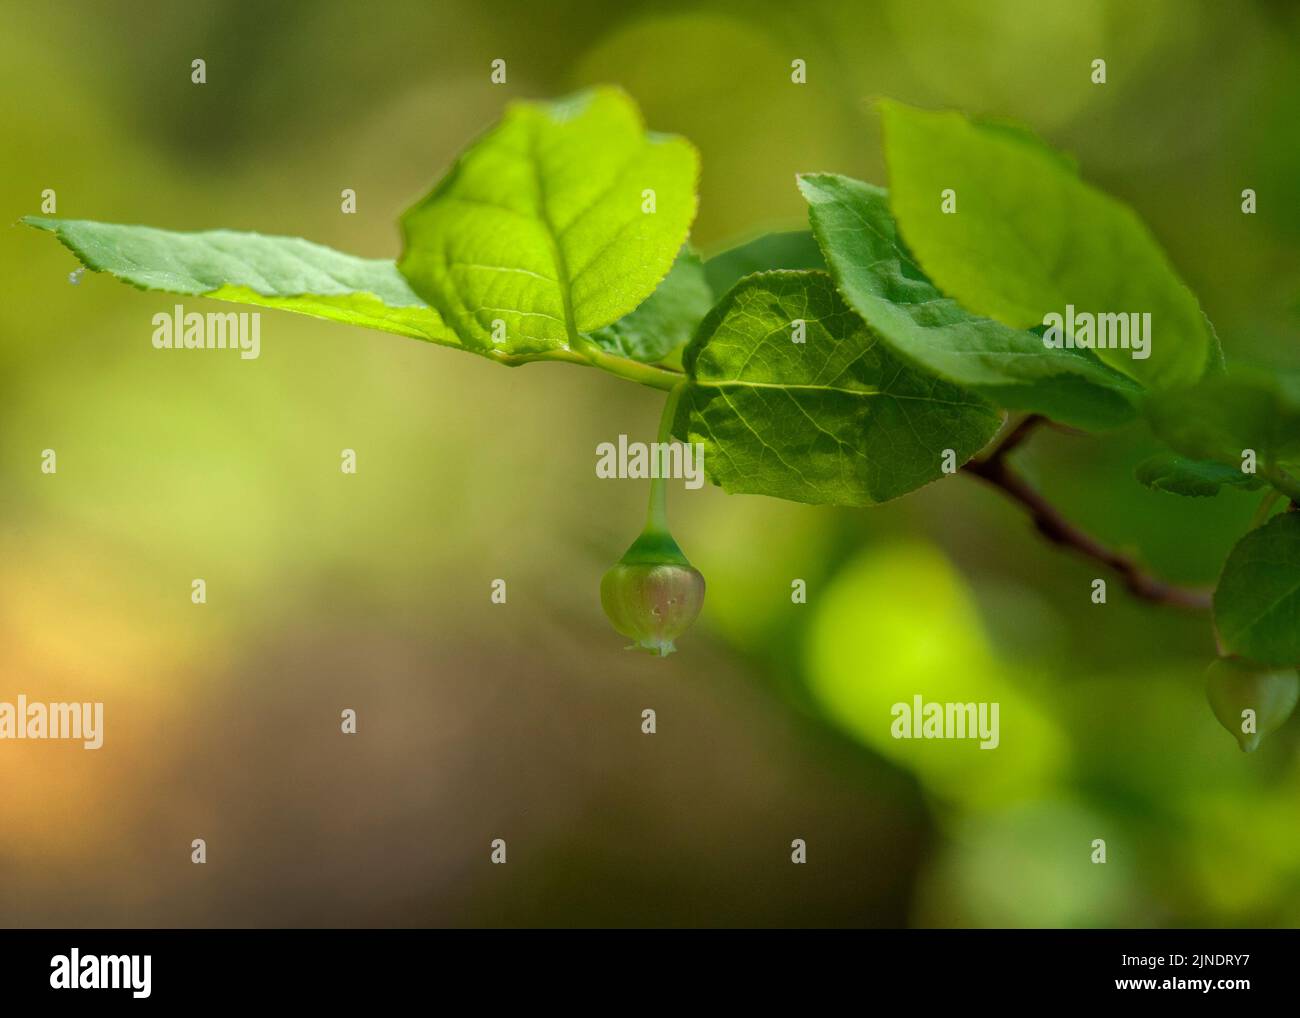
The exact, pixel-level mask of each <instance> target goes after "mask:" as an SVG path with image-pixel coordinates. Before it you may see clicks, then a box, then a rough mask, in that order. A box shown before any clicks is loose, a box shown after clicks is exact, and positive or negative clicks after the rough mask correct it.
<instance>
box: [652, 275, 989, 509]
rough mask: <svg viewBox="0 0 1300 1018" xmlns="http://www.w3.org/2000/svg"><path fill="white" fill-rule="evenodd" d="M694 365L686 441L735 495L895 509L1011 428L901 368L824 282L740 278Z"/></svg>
mask: <svg viewBox="0 0 1300 1018" xmlns="http://www.w3.org/2000/svg"><path fill="white" fill-rule="evenodd" d="M796 321H803V322H804V323H805V326H804V328H805V331H804V341H803V342H802V343H796V342H794V341H793V337H794V335H795V324H794V323H795V322H796ZM683 361H684V364H685V367H686V371H687V374H688V375H689V376H690V383H689V384H688V386H687V388H686V391H685V393H684V394H683V396H682V400H681V403H680V405H679V408H678V413H677V417H676V419H675V421H674V426H673V430H674V433H676V434H677V435H679V436H681V437H683V438H686V439H687V440H688V441H690V442H700V443H702V444H703V446H704V463H705V471H706V473H707V475H708V477H709V478H710V480H712V481H713V482H714V483H715V484H719V485H721V486H722V487H723V488H724V489H725V490H726V491H729V492H745V493H752V494H759V495H772V496H775V497H777V498H785V499H791V500H793V501H796V502H812V503H818V504H831V505H871V504H873V503H876V502H884V501H886V500H887V499H891V498H895V497H897V496H899V495H903V494H905V493H907V492H909V491H912V490H913V489H914V488H919V487H920V486H921V485H923V484H926V483H928V482H930V481H933V480H935V479H936V478H938V477H939V476H940V475H941V474H942V472H943V470H942V467H943V454H944V450H947V449H951V450H952V451H953V453H954V454H955V460H956V462H957V463H962V462H964V461H965V460H967V459H969V458H970V457H971V456H972V455H973V454H974V453H975V452H976V451H977V450H979V449H980V448H981V447H982V446H983V445H985V443H987V442H988V440H989V439H990V438H991V437H992V436H993V433H994V432H995V431H996V430H997V428H998V425H999V423H1000V418H999V415H998V414H997V413H995V412H994V411H993V409H992V408H991V407H989V406H988V405H987V404H985V403H984V402H983V401H982V400H980V399H979V398H978V397H975V396H971V395H969V394H968V393H966V392H964V391H963V390H961V389H959V388H957V387H956V386H954V385H951V384H949V383H947V382H944V381H941V380H939V379H937V378H933V377H931V376H929V375H926V374H924V373H923V372H921V371H918V370H916V369H913V368H911V367H908V366H907V365H906V364H904V363H903V362H902V361H900V360H899V359H898V358H897V357H895V356H894V354H893V353H892V352H891V351H890V350H889V348H888V347H887V346H886V345H885V344H884V343H882V342H880V341H879V339H878V338H877V337H876V336H875V335H873V334H872V332H871V331H870V330H869V329H868V328H867V327H866V325H865V324H864V323H863V321H862V319H860V318H859V317H858V316H857V315H856V314H854V313H853V311H852V309H851V308H849V307H848V306H847V305H846V304H845V303H844V301H843V300H841V299H840V296H839V294H838V293H836V292H835V284H834V282H833V281H832V280H831V278H830V276H828V275H826V274H825V273H822V272H793V271H777V272H763V273H758V274H756V275H752V276H748V277H746V278H745V279H742V280H741V281H740V282H739V283H737V284H736V286H735V287H733V288H732V290H731V291H730V292H729V293H728V294H727V295H726V296H725V297H724V298H723V299H722V300H721V302H719V304H718V305H717V306H716V307H715V308H714V309H713V310H712V311H711V312H709V316H708V317H707V318H706V319H705V320H704V321H703V322H701V323H700V328H699V330H698V332H697V333H696V335H695V338H694V339H693V340H692V341H691V344H690V345H689V346H688V347H687V348H686V354H685V356H684V358H683Z"/></svg>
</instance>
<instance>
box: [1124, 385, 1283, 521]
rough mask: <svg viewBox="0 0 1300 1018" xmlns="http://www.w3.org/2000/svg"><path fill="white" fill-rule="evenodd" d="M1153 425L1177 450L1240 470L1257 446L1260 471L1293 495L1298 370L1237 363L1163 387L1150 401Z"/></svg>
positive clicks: (1149, 407) (1256, 451)
mask: <svg viewBox="0 0 1300 1018" xmlns="http://www.w3.org/2000/svg"><path fill="white" fill-rule="evenodd" d="M1146 413H1147V418H1148V420H1149V421H1150V423H1151V429H1152V430H1153V431H1154V432H1155V433H1156V435H1157V436H1158V437H1159V438H1161V439H1162V440H1164V441H1165V442H1166V443H1167V444H1168V445H1169V446H1170V447H1171V448H1172V449H1174V450H1175V451H1176V452H1180V453H1182V454H1183V455H1184V456H1189V457H1191V458H1193V459H1198V460H1211V461H1214V462H1216V463H1222V464H1225V465H1227V466H1230V467H1234V468H1237V469H1238V471H1240V468H1241V465H1242V462H1243V453H1244V452H1245V450H1248V449H1250V450H1254V453H1255V458H1256V460H1257V471H1258V474H1259V475H1261V476H1263V477H1264V478H1266V479H1268V480H1270V481H1271V482H1272V483H1273V484H1274V485H1275V486H1276V487H1277V488H1278V489H1279V490H1281V491H1284V492H1286V493H1287V494H1288V495H1290V496H1291V497H1292V498H1300V486H1297V482H1296V480H1295V479H1294V478H1293V477H1291V472H1292V468H1295V467H1298V466H1300V375H1293V374H1279V373H1276V372H1271V371H1267V370H1263V369H1258V368H1234V369H1233V371H1232V373H1231V374H1223V375H1212V376H1210V377H1207V378H1205V379H1203V380H1202V381H1201V382H1199V383H1198V384H1196V385H1194V386H1189V387H1186V388H1182V389H1176V390H1173V391H1170V392H1162V393H1159V394H1157V395H1156V396H1154V397H1153V398H1152V399H1151V400H1150V401H1149V402H1148V403H1147V406H1146Z"/></svg>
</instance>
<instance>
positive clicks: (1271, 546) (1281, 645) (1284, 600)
mask: <svg viewBox="0 0 1300 1018" xmlns="http://www.w3.org/2000/svg"><path fill="white" fill-rule="evenodd" d="M1214 623H1215V625H1216V626H1217V628H1218V630H1219V639H1220V640H1221V641H1222V642H1223V646H1224V649H1225V650H1227V651H1228V652H1229V653H1233V654H1240V655H1241V656H1242V657H1245V658H1249V659H1250V660H1252V661H1256V662H1258V663H1260V664H1265V665H1300V512H1288V513H1281V514H1280V515H1278V516H1275V517H1273V519H1271V520H1270V521H1269V522H1268V523H1266V524H1265V525H1264V526H1262V527H1260V528H1259V529H1258V530H1252V531H1251V532H1250V533H1249V534H1247V535H1246V536H1245V537H1243V538H1242V539H1241V540H1240V541H1239V542H1237V546H1236V547H1235V548H1233V549H1232V554H1230V555H1229V556H1228V561H1227V562H1226V563H1225V564H1224V567H1223V575H1222V576H1221V577H1219V587H1218V589H1217V590H1216V591H1215V592H1214Z"/></svg>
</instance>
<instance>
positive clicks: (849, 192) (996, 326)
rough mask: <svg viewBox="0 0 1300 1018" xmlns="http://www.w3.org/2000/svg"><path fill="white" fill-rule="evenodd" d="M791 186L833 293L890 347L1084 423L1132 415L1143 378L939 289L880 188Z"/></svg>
mask: <svg viewBox="0 0 1300 1018" xmlns="http://www.w3.org/2000/svg"><path fill="white" fill-rule="evenodd" d="M799 189H800V190H801V191H802V192H803V194H804V197H805V198H807V199H808V216H809V220H810V221H811V223H812V228H813V234H814V236H815V237H816V238H817V241H818V243H819V244H820V245H821V249H822V253H823V254H824V255H825V256H826V263H827V265H828V266H829V267H830V272H831V275H832V276H833V277H834V278H835V282H836V284H837V285H838V287H839V290H840V293H841V294H842V295H843V296H844V298H845V300H847V301H848V303H849V305H850V306H851V307H852V308H853V309H854V310H855V311H857V313H858V314H859V315H861V316H862V317H863V318H864V319H865V320H866V322H867V324H868V325H870V326H871V327H872V329H874V330H875V331H876V332H877V333H879V334H880V337H881V338H882V339H884V340H885V342H887V343H888V344H889V345H890V346H891V347H892V348H893V350H894V352H895V353H897V354H899V355H900V356H902V357H904V358H906V359H907V360H909V361H911V362H912V363H915V364H918V365H920V366H921V367H924V368H926V369H927V370H929V371H932V372H933V373H934V374H936V375H939V376H940V377H941V378H946V379H948V380H949V381H951V382H955V383H957V384H959V385H963V386H966V387H967V388H971V389H974V390H976V391H977V392H979V393H980V394H981V395H983V396H985V397H987V398H988V399H990V400H992V401H993V402H995V403H997V404H998V405H999V406H1003V407H1007V408H1009V409H1013V410H1029V411H1033V412H1036V413H1040V414H1044V415H1046V416H1048V417H1051V418H1054V419H1056V420H1059V421H1063V422H1065V423H1067V424H1073V425H1077V426H1079V427H1085V428H1105V427H1111V426H1114V425H1117V424H1121V423H1123V422H1124V421H1126V420H1128V419H1130V418H1132V417H1133V416H1134V414H1135V413H1136V410H1135V408H1134V405H1133V401H1134V400H1135V399H1136V398H1137V397H1139V396H1140V394H1141V392H1142V389H1141V387H1140V386H1138V385H1137V384H1135V383H1134V382H1133V381H1131V380H1130V379H1128V378H1127V377H1125V376H1124V375H1121V374H1120V373H1119V372H1117V371H1114V370H1112V369H1111V368H1108V367H1106V366H1105V365H1104V364H1102V363H1101V362H1100V361H1098V360H1097V358H1096V357H1095V356H1094V355H1093V354H1092V353H1091V352H1089V351H1086V350H1054V349H1049V348H1048V347H1046V346H1045V345H1044V343H1043V340H1042V338H1041V337H1039V336H1037V335H1035V334H1034V333H1032V332H1027V331H1025V330H1023V329H1014V328H1011V327H1010V326H1007V325H1003V324H1002V323H1001V322H998V321H996V320H994V319H992V318H981V317H979V316H977V315H973V314H971V313H970V312H969V311H967V310H966V309H965V308H963V307H962V306H961V305H960V304H958V303H957V302H956V301H955V300H953V299H952V298H950V297H945V296H944V295H943V294H942V293H941V292H940V291H939V290H938V288H937V287H935V285H934V284H933V283H931V282H930V281H929V279H927V278H926V276H925V273H924V272H922V271H921V268H920V266H919V265H917V264H916V262H915V261H914V260H913V259H912V257H911V255H910V253H909V252H908V251H907V250H906V248H904V246H903V244H902V242H901V240H900V239H899V237H898V233H897V229H896V228H895V225H894V217H893V215H892V214H891V213H890V211H889V198H888V193H887V192H886V191H885V190H884V189H883V188H879V187H874V186H872V185H871V184H866V183H863V182H862V181H859V180H853V179H851V178H849V177H842V176H838V175H835V174H805V175H803V176H801V177H800V178H799Z"/></svg>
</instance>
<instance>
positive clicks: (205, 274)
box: [23, 216, 460, 346]
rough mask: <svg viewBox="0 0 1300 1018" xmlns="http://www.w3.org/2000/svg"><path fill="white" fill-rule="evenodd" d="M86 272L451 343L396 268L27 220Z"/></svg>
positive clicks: (342, 257)
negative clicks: (55, 239)
mask: <svg viewBox="0 0 1300 1018" xmlns="http://www.w3.org/2000/svg"><path fill="white" fill-rule="evenodd" d="M23 222H25V223H27V224H29V225H31V226H34V227H36V228H37V229H40V230H48V231H49V232H51V233H53V234H54V235H55V236H56V237H58V239H59V240H60V241H61V242H62V243H63V245H64V246H65V247H67V248H68V250H70V251H71V252H72V253H73V254H75V255H76V256H77V257H78V258H79V259H80V260H81V263H82V264H83V265H85V266H86V268H88V269H91V270H92V271H94V272H107V273H108V274H109V275H112V276H114V277H116V278H117V279H120V280H122V281H123V282H125V283H130V284H131V285H132V286H136V287H139V288H140V289H141V290H164V291H166V292H168V293H179V294H189V295H193V296H203V297H211V298H213V299H215V300H226V301H233V302H235V303H238V304H256V305H258V306H261V307H270V308H279V309H281V310H284V311H296V312H298V313H299V314H304V315H311V316H313V317H315V318H328V319H330V320H331V321H336V322H347V323H348V324H349V325H360V326H364V327H366V328H370V329H381V330H383V331H385V332H395V333H397V334H398V335H401V336H411V337H413V338H415V339H425V340H429V341H430V342H433V343H442V344H444V345H447V346H459V345H460V342H459V340H457V338H456V336H455V334H454V333H452V331H451V330H450V329H448V328H447V327H446V326H445V325H444V324H443V321H442V319H441V317H439V315H438V313H437V312H436V311H434V310H433V308H431V307H429V306H428V305H427V304H425V302H424V301H422V300H421V299H420V298H419V297H418V296H416V294H415V292H414V291H413V290H412V289H411V288H410V286H409V285H407V282H406V280H405V278H403V276H402V274H401V273H400V272H398V271H397V266H396V265H395V264H394V263H393V262H391V261H388V260H385V259H382V258H358V257H356V256H355V255H350V254H344V253H343V252H342V251H335V250H333V249H331V248H328V247H325V246H323V245H321V244H313V243H312V242H311V241H308V240H302V239H301V238H299V237H267V236H263V235H262V234H260V233H238V232H235V231H233V230H207V231H203V232H198V233H178V232H175V231H172V230H156V229H154V228H153V227H149V226H120V225H117V224H114V223H96V222H91V221H89V220H82V219H48V218H42V217H39V216H27V217H25V218H24V219H23Z"/></svg>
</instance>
